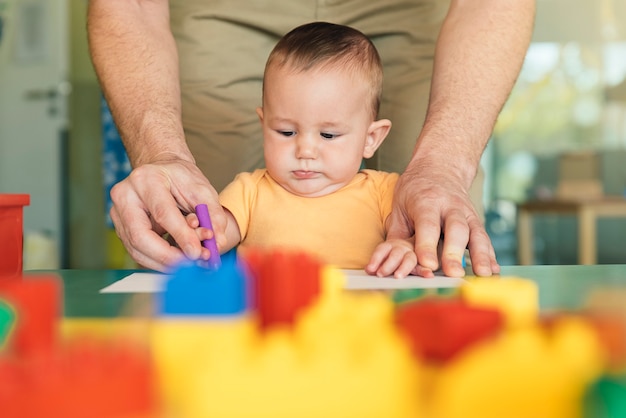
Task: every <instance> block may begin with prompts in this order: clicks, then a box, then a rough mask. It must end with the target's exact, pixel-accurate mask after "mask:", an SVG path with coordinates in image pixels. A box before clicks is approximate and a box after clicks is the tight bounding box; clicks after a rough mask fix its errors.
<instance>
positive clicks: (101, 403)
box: [0, 339, 156, 418]
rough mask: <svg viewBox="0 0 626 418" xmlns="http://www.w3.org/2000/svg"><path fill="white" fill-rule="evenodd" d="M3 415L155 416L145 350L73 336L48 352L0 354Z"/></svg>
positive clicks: (72, 417)
mask: <svg viewBox="0 0 626 418" xmlns="http://www.w3.org/2000/svg"><path fill="white" fill-rule="evenodd" d="M0 374H1V375H2V379H0V405H2V416H3V418H40V417H63V418H84V417H90V418H128V417H137V418H139V417H148V416H155V414H154V412H155V410H156V402H155V399H156V397H155V393H154V386H153V382H154V378H155V376H154V373H153V370H152V365H151V360H150V355H149V353H147V352H146V350H145V349H141V348H139V347H135V346H134V345H130V344H128V343H125V342H123V341H116V342H114V343H102V342H97V341H94V340H89V339H74V340H71V341H70V342H69V343H68V344H67V345H64V346H59V347H58V350H56V351H54V352H50V353H38V354H34V355H31V356H29V357H28V358H21V359H14V360H8V359H5V360H4V361H3V359H2V358H0Z"/></svg>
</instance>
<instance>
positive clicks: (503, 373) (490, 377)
mask: <svg viewBox="0 0 626 418" xmlns="http://www.w3.org/2000/svg"><path fill="white" fill-rule="evenodd" d="M602 367H603V354H602V349H601V347H600V346H599V343H598V340H597V338H596V335H595V334H594V332H593V330H592V329H591V327H590V326H589V325H588V324H586V323H585V322H584V321H581V320H579V319H576V318H563V319H561V320H559V321H557V323H556V324H554V327H553V328H551V329H550V330H549V331H547V330H546V329H544V328H541V327H539V326H537V325H536V326H529V327H524V328H517V329H511V330H509V331H507V332H505V333H504V334H503V335H502V336H500V337H499V338H498V339H497V340H495V342H490V343H484V344H479V345H477V346H475V347H473V348H471V349H469V350H468V351H467V352H465V353H463V354H461V355H460V356H459V357H457V358H456V359H455V360H453V361H452V362H450V363H448V364H447V365H446V366H445V367H442V368H441V369H440V370H439V372H438V374H437V375H436V377H435V383H434V390H433V393H432V397H431V400H432V404H431V407H432V409H431V411H430V412H431V413H430V415H429V416H433V417H437V418H502V417H507V418H529V417H532V418H576V417H581V416H582V411H581V409H582V397H583V394H584V391H585V389H586V388H587V387H588V386H589V385H590V384H591V382H593V381H594V380H595V379H596V378H597V377H598V376H599V375H600V373H601V371H602Z"/></svg>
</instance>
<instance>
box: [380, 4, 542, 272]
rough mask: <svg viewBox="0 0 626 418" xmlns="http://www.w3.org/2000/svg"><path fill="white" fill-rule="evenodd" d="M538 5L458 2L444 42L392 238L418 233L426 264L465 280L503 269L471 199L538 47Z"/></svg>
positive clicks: (422, 260) (437, 54)
mask: <svg viewBox="0 0 626 418" xmlns="http://www.w3.org/2000/svg"><path fill="white" fill-rule="evenodd" d="M534 14H535V1H534V0H452V1H451V4H450V8H449V10H448V14H447V16H446V18H445V20H444V23H443V25H442V28H441V32H440V34H439V38H438V40H437V45H436V52H435V62H434V68H433V78H432V85H431V93H430V102H429V106H428V111H427V115H426V120H425V122H424V127H423V129H422V132H421V133H420V136H419V138H418V141H417V144H416V147H415V151H414V154H413V157H412V159H411V161H410V163H409V165H408V166H407V169H406V170H405V172H404V173H403V174H402V176H401V177H400V180H399V182H398V187H397V189H396V195H395V200H394V210H393V212H392V215H391V227H390V231H389V235H390V236H391V237H409V236H411V235H412V234H413V232H414V233H415V252H416V254H417V257H418V263H419V265H420V266H421V267H423V268H425V269H430V270H435V269H437V268H438V267H439V263H438V260H437V244H438V241H439V238H440V236H441V234H443V236H444V243H443V251H442V255H441V257H442V259H441V264H442V265H441V267H442V268H443V271H444V273H445V274H447V275H450V276H462V275H464V269H463V267H462V264H461V261H462V257H463V254H464V251H465V249H466V247H467V248H469V250H470V257H471V262H472V268H473V270H474V273H475V274H478V275H482V276H490V275H491V274H493V273H498V272H499V271H500V267H499V265H498V263H497V261H496V257H495V253H494V249H493V246H492V244H491V241H490V239H489V236H488V235H487V233H486V231H485V228H484V226H483V223H482V221H481V219H480V218H479V216H478V214H477V212H476V210H475V209H474V207H473V205H472V203H471V202H470V199H469V194H468V190H469V188H470V185H471V183H472V181H473V179H474V177H475V176H476V173H477V169H478V166H479V164H480V157H481V155H482V152H483V150H484V148H485V145H486V144H487V141H488V140H489V137H490V135H491V132H492V130H493V126H494V124H495V121H496V118H497V116H498V114H499V112H500V110H501V109H502V106H503V105H504V103H505V101H506V99H507V97H508V96H509V94H510V92H511V89H512V88H513V85H514V83H515V80H516V78H517V76H518V74H519V71H520V69H521V65H522V63H523V60H524V57H525V53H526V50H527V48H528V45H529V43H530V38H531V34H532V28H533V21H534Z"/></svg>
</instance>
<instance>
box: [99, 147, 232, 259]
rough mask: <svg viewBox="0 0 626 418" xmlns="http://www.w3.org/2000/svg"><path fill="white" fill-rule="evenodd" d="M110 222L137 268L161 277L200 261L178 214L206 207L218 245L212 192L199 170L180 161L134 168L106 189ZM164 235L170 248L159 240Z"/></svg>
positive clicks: (219, 216) (220, 231)
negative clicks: (162, 273)
mask: <svg viewBox="0 0 626 418" xmlns="http://www.w3.org/2000/svg"><path fill="white" fill-rule="evenodd" d="M111 199H112V200H113V207H112V209H111V212H110V213H111V218H112V220H113V223H114V224H115V230H116V232H117V235H118V236H119V237H120V239H121V240H122V242H123V243H124V246H125V247H126V250H127V251H128V253H129V254H130V256H131V257H132V258H133V260H135V261H136V262H137V263H139V264H140V265H142V266H144V267H146V268H149V269H154V270H159V271H167V270H168V268H170V267H171V266H172V265H174V264H176V263H178V262H180V261H182V260H183V259H185V258H188V259H192V260H196V259H198V258H200V257H204V256H205V255H206V252H203V251H202V246H201V243H200V240H199V238H198V236H197V234H196V232H195V230H194V229H193V228H192V227H191V226H190V225H188V223H187V221H186V220H185V217H184V214H185V213H190V212H194V211H195V207H196V205H198V204H200V203H206V204H207V206H208V207H209V212H210V213H211V218H212V223H213V228H214V229H215V234H216V239H217V240H218V243H219V241H220V240H221V239H223V236H224V229H225V226H226V218H225V216H224V211H223V209H222V207H221V205H220V204H219V202H218V197H217V192H216V191H215V189H214V188H213V187H212V186H211V184H210V183H209V181H208V180H207V179H206V178H205V177H204V175H203V174H202V172H201V171H200V169H199V168H198V167H197V166H196V165H195V164H193V163H192V162H189V161H185V160H180V159H179V160H169V161H160V162H155V163H151V164H144V165H142V166H139V167H137V168H135V169H134V170H133V171H132V172H131V173H130V175H129V176H128V177H127V178H126V179H125V180H123V181H122V182H120V183H118V184H116V185H115V186H114V187H113V189H111ZM165 233H168V234H169V235H170V238H171V239H173V241H175V244H176V245H171V244H170V242H169V241H168V240H165V239H163V237H162V236H163V235H164V234H165Z"/></svg>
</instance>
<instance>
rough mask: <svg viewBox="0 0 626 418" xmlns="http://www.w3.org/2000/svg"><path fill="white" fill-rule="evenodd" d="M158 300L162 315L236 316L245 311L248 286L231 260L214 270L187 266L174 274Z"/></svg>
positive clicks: (247, 300)
mask: <svg viewBox="0 0 626 418" xmlns="http://www.w3.org/2000/svg"><path fill="white" fill-rule="evenodd" d="M159 297H160V301H159V302H160V303H159V310H160V313H161V314H163V315H201V316H202V315H235V314H240V313H242V312H244V311H245V310H246V309H247V308H248V304H249V285H248V280H247V279H246V277H245V274H244V271H243V270H242V268H241V267H240V266H239V265H237V263H236V262H235V261H234V260H232V261H230V262H229V261H228V260H227V259H225V260H224V262H223V264H222V266H221V267H220V268H219V269H217V270H215V269H207V268H204V267H201V266H198V265H196V264H193V263H189V264H183V265H181V266H179V267H178V268H177V269H175V270H174V272H173V277H172V278H171V279H170V280H168V281H167V284H166V288H165V291H164V292H162V293H161V294H160V295H159Z"/></svg>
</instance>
